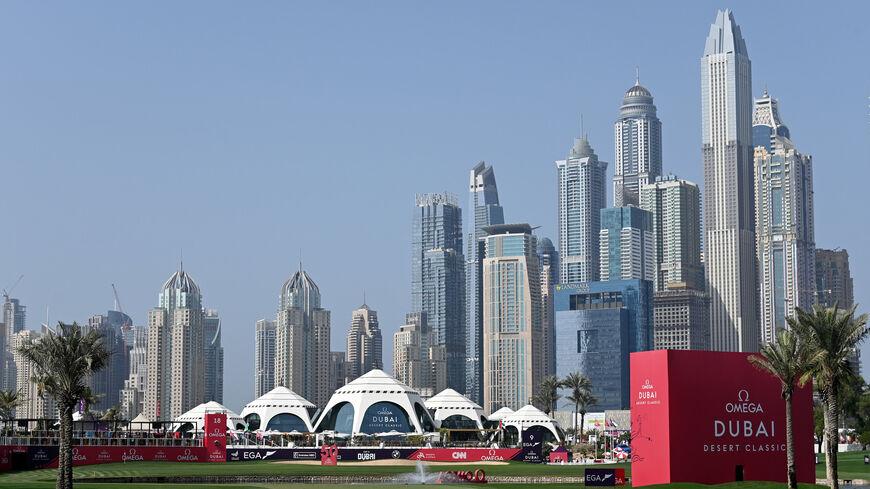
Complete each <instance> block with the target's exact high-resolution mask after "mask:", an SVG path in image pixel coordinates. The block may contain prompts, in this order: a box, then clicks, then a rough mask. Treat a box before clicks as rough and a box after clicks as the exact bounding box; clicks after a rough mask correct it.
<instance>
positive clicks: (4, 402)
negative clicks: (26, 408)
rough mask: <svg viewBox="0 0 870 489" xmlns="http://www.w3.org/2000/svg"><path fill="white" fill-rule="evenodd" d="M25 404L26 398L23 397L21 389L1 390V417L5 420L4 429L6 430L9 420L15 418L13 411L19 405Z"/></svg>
mask: <svg viewBox="0 0 870 489" xmlns="http://www.w3.org/2000/svg"><path fill="white" fill-rule="evenodd" d="M22 404H24V398H23V397H21V390H20V389H19V390H9V391H0V419H2V420H3V429H4V430H5V429H6V428H7V427H8V425H9V421H11V420H12V419H13V414H12V412H13V411H14V410H15V408H17V407H18V406H20V405H22Z"/></svg>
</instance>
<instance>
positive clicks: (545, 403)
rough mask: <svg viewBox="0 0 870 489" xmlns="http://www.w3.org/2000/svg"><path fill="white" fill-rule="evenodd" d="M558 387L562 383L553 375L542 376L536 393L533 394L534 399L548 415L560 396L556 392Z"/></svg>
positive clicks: (554, 408)
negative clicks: (535, 394)
mask: <svg viewBox="0 0 870 489" xmlns="http://www.w3.org/2000/svg"><path fill="white" fill-rule="evenodd" d="M559 387H562V383H561V382H559V379H558V377H556V376H555V375H550V376H549V377H544V379H543V380H541V383H540V384H539V386H538V395H537V396H535V401H536V403H537V404H539V405H540V406H541V407H542V408H543V411H544V412H545V413H547V415H548V416H549V415H550V413H551V412H553V411H555V410H556V402H557V401H558V400H559V399H561V398H562V395H561V394H559V392H558V390H559Z"/></svg>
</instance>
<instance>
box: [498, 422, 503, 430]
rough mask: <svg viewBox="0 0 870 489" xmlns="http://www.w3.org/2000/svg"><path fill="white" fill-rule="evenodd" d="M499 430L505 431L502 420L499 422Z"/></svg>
mask: <svg viewBox="0 0 870 489" xmlns="http://www.w3.org/2000/svg"><path fill="white" fill-rule="evenodd" d="M498 429H500V430H503V429H504V425H503V424H501V420H498Z"/></svg>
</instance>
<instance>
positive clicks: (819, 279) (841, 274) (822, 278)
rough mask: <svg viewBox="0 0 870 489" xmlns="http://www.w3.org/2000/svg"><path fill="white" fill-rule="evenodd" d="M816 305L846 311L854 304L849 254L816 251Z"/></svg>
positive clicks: (838, 251) (844, 252)
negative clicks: (835, 306) (836, 307)
mask: <svg viewBox="0 0 870 489" xmlns="http://www.w3.org/2000/svg"><path fill="white" fill-rule="evenodd" d="M815 293H816V303H817V304H819V305H821V306H825V307H834V304H838V307H839V308H840V309H848V308H850V307H852V305H853V304H854V302H855V296H854V286H853V284H852V272H851V271H850V270H849V252H848V251H846V250H841V249H835V250H823V249H821V248H819V249H816V289H815Z"/></svg>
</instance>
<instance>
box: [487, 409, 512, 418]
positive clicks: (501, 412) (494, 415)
mask: <svg viewBox="0 0 870 489" xmlns="http://www.w3.org/2000/svg"><path fill="white" fill-rule="evenodd" d="M513 413H514V410H513V409H511V408H509V407H503V408H501V409H499V410H498V411H496V412H494V413H492V414H490V415H489V418H488V419H489V420H490V421H500V420H501V419H503V418H504V417H505V416H507V415H509V414H513Z"/></svg>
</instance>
